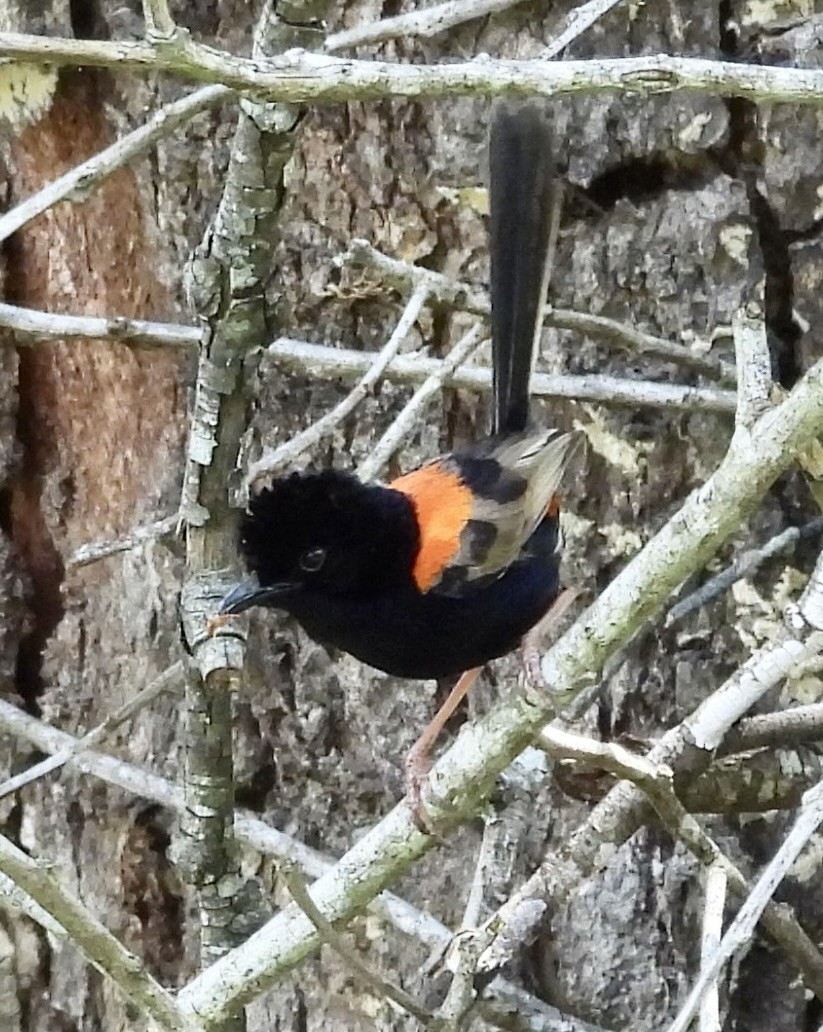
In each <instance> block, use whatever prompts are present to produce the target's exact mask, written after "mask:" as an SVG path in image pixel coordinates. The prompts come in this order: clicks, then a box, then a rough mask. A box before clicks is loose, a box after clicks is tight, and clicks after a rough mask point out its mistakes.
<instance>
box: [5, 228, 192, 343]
mask: <svg viewBox="0 0 823 1032" xmlns="http://www.w3.org/2000/svg"><path fill="white" fill-rule="evenodd" d="M15 210H16V209H15ZM10 214H12V213H10ZM0 327H5V328H6V329H9V330H12V331H13V332H14V334H15V340H14V343H16V344H21V345H27V344H34V343H36V342H37V341H38V340H54V339H57V338H61V337H83V338H87V339H91V340H109V341H112V340H114V341H117V342H118V343H119V344H128V345H130V346H135V345H143V346H149V347H171V348H196V347H197V346H198V345H199V344H200V342H201V341H202V339H203V331H202V330H198V329H196V328H195V327H194V326H180V325H175V324H174V323H152V322H145V321H144V320H142V319H123V318H121V317H119V316H112V317H111V318H110V319H100V318H97V317H95V316H91V315H54V314H52V313H51V312H38V311H36V310H35V309H33V308H18V307H17V306H16V305H7V304H3V303H2V302H0Z"/></svg>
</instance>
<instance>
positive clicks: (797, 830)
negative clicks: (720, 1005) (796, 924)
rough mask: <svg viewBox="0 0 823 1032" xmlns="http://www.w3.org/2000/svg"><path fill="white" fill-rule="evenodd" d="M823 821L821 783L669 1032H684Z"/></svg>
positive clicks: (809, 796)
mask: <svg viewBox="0 0 823 1032" xmlns="http://www.w3.org/2000/svg"><path fill="white" fill-rule="evenodd" d="M821 821H823V782H821V783H819V784H818V785H816V786H815V787H814V788H812V789H809V791H808V792H807V793H806V795H805V797H804V799H803V805H802V807H801V809H800V813H799V815H798V817H797V821H796V822H795V824H794V827H793V828H792V830H791V831H790V832H789V834H788V835H787V836H786V838H785V840H784V841H783V844H782V845H781V846H780V849H778V851H777V853H776V854H775V856H774V858H773V859H772V861H771V863H770V864H769V865H768V867H767V868H766V870H765V871H764V872H763V874H762V875H761V876H760V878H759V879H758V880H757V884H756V885H755V887H754V888H753V889H752V891H751V893H750V895H749V896H748V898H747V899H746V902H745V903H744V904H743V906H742V907H741V908H740V910H739V911H738V913H737V916H736V917H735V919H734V921H733V922H732V923H731V925H730V926H729V929H728V931H727V932H726V934H725V935H724V936H723V939H722V940H721V942H720V945H719V947H718V949H717V950H716V951H715V952H714V954H713V955H712V956H711V957H710V958H709V960H708V961H707V962H706V963H705V964H704V965H703V966H702V967H701V970H700V976H699V977H698V979H697V982H696V983H695V985H694V987H693V989H692V991H691V992H690V993H689V996H688V998H687V1000H686V1002H685V1003H684V1004H683V1007H682V1008H681V1010H680V1013H679V1014H678V1015H677V1018H675V1020H674V1021H673V1022H672V1024H671V1026H670V1027H669V1032H686V1030H687V1029H688V1027H689V1024H690V1023H691V1020H692V1017H693V1016H694V1014H695V1011H696V1010H697V1008H698V1006H699V1005H700V1001H701V999H702V997H703V994H704V993H705V991H706V987H707V986H708V985H709V983H711V982H712V981H714V980H715V979H716V978H717V976H718V975H719V974H720V971H721V970H722V968H723V965H724V964H725V963H726V961H728V960H729V959H731V957H732V956H733V955H734V954H735V953H736V952H737V951H738V950H739V949H740V948H741V946H743V945H744V944H745V943H747V942H748V941H749V940H750V939H751V937H752V936H753V935H754V930H755V927H756V925H757V922H758V920H759V918H760V915H761V914H762V913H763V911H764V909H765V908H766V907H767V906H769V904H770V901H771V899H772V896H773V895H774V893H775V891H776V889H777V886H778V885H779V884H780V882H781V881H782V880H783V878H784V876H785V875H786V873H787V872H788V871H789V869H790V868H791V866H792V865H793V864H794V862H795V860H796V859H797V858H798V856H799V855H800V853H801V852H802V850H803V849H804V847H805V846H806V844H807V843H808V841H809V839H810V838H811V837H812V835H813V834H814V832H815V831H816V830H817V828H818V826H819V824H820V823H821Z"/></svg>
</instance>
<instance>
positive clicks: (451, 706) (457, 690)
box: [405, 667, 483, 834]
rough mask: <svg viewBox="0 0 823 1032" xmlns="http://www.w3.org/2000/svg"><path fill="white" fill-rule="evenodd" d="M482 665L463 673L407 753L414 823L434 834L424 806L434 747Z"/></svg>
mask: <svg viewBox="0 0 823 1032" xmlns="http://www.w3.org/2000/svg"><path fill="white" fill-rule="evenodd" d="M482 669H483V668H482V667H474V668H473V669H472V670H467V671H466V672H465V673H464V674H461V675H460V677H459V679H458V681H457V684H456V685H455V686H454V688H452V690H451V691H450V692H449V696H448V698H447V699H446V701H445V702H444V703H443V705H442V706H441V707H440V709H439V710H438V711H437V713H435V715H434V717H433V718H432V720H431V722H430V723H429V725H428V727H427V728H426V730H425V731H424V732H423V734H422V735H421V736H420V737H419V738H418V739H417V741H416V742H415V743H414V745H413V746H412V747H411V749H410V750H409V754H408V756H407V757H406V763H405V767H406V779H405V785H406V794H407V795H408V797H409V804H410V805H411V809H412V815H413V817H414V823H415V824H416V825H417V827H418V828H419V829H420V830H421V831H425V832H427V833H428V834H433V828H432V824H431V821H430V820H429V818H428V817H427V815H426V814H425V813H424V811H423V808H422V798H423V789H424V788H425V787H426V785H427V784H428V773H429V767H430V766H431V758H430V753H431V747H432V746H433V745H434V743H435V740H436V739H437V736H438V735H439V734H440V732H441V731H442V730H443V727H444V725H445V723H446V721H447V720H448V719H449V717H450V716H451V715H452V713H454V711H455V710H456V709H457V707H458V706H459V704H460V702H461V700H462V699H463V698H465V696H466V693H467V692H468V690H469V689H470V688H471V686H472V685H473V684H474V682H475V681H476V680H477V675H478V674H479V673H480V671H481V670H482Z"/></svg>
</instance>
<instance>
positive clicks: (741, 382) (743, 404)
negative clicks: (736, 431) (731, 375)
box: [732, 301, 772, 430]
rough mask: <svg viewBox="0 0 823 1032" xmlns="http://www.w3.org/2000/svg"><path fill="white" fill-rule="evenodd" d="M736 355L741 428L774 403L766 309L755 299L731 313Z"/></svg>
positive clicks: (754, 420) (738, 411) (739, 422)
mask: <svg viewBox="0 0 823 1032" xmlns="http://www.w3.org/2000/svg"><path fill="white" fill-rule="evenodd" d="M732 334H733V336H734V351H735V357H736V359H737V399H738V402H737V415H736V417H735V423H736V425H737V427H738V428H742V429H747V430H748V429H749V428H750V427H751V426H752V425H753V424H754V423H755V422H756V421H757V420H758V419H759V418H760V416H762V415H763V413H764V412H765V411H766V410H767V409H768V408H769V406H770V405H771V392H772V367H771V361H772V360H771V355H770V354H769V342H768V341H767V339H766V322H765V320H764V318H763V310H762V309H761V307H760V305H758V304H757V303H756V302H754V301H749V302H748V303H747V304H746V305H745V306H744V307H743V308H740V309H738V310H737V311H736V312H735V313H734V316H733V317H732Z"/></svg>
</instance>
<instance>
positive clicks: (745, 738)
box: [718, 702, 823, 756]
mask: <svg viewBox="0 0 823 1032" xmlns="http://www.w3.org/2000/svg"><path fill="white" fill-rule="evenodd" d="M821 737H823V703H821V702H814V703H811V704H810V705H808V706H795V707H794V708H793V709H787V710H781V711H780V712H779V713H763V714H761V715H760V716H757V717H749V718H748V719H747V720H741V721H740V723H739V724H738V725H737V726H736V727H735V728H733V729H732V731H731V732H730V733H729V734H728V735H726V737H725V738H724V739H723V742H722V744H721V745H720V748H719V749H718V755H720V756H729V755H731V754H733V753H739V752H746V751H748V750H749V749H780V748H784V749H785V748H790V747H792V746H798V745H806V744H808V743H809V742H815V741H819V740H820V738H821Z"/></svg>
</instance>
